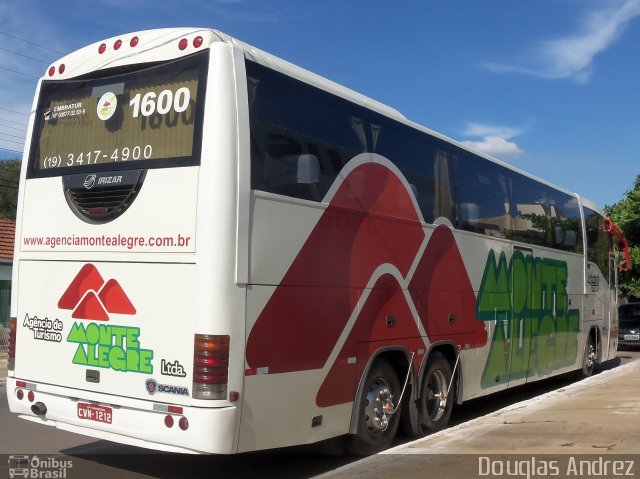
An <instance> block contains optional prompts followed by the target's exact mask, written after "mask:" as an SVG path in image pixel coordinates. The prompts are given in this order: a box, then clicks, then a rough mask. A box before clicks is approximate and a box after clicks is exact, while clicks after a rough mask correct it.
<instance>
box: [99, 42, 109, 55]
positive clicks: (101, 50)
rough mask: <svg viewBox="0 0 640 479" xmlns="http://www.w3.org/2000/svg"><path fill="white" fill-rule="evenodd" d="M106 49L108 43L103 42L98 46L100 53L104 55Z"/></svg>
mask: <svg viewBox="0 0 640 479" xmlns="http://www.w3.org/2000/svg"><path fill="white" fill-rule="evenodd" d="M105 51H107V44H106V43H101V44H100V46H99V47H98V53H99V54H100V55H102V54H103V53H104V52H105Z"/></svg>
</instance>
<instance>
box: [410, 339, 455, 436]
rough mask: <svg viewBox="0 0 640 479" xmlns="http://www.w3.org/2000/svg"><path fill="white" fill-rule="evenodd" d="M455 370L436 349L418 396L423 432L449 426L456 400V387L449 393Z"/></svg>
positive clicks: (431, 431) (419, 417)
mask: <svg viewBox="0 0 640 479" xmlns="http://www.w3.org/2000/svg"><path fill="white" fill-rule="evenodd" d="M452 375H453V371H452V369H451V363H450V362H449V361H448V360H447V358H445V357H444V356H443V355H442V353H440V352H439V351H436V352H434V353H433V354H432V356H431V358H429V363H428V366H427V370H426V371H425V373H424V379H423V380H422V387H421V388H420V397H419V398H418V421H419V423H420V432H421V433H422V434H431V433H434V432H436V431H440V430H442V429H444V428H445V427H447V424H448V423H449V418H450V417H451V410H452V408H453V402H454V388H453V387H452V388H451V391H449V394H447V389H448V388H449V384H450V383H451V376H452Z"/></svg>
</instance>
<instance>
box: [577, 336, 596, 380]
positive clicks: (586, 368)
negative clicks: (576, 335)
mask: <svg viewBox="0 0 640 479" xmlns="http://www.w3.org/2000/svg"><path fill="white" fill-rule="evenodd" d="M597 359H598V351H597V350H596V346H595V341H594V340H593V335H592V334H591V333H589V336H588V337H587V341H586V343H585V345H584V351H583V353H582V369H581V370H580V371H579V374H580V376H581V377H583V378H588V377H589V376H591V375H592V374H593V371H594V369H595V366H596V361H597Z"/></svg>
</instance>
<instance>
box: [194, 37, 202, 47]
mask: <svg viewBox="0 0 640 479" xmlns="http://www.w3.org/2000/svg"><path fill="white" fill-rule="evenodd" d="M202 43H204V39H203V38H202V37H201V36H200V35H198V36H197V37H196V38H194V39H193V46H194V47H195V48H200V47H201V46H202Z"/></svg>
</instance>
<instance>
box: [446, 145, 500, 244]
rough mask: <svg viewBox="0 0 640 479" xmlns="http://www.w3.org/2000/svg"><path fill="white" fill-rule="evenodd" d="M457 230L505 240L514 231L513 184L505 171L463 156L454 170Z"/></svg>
mask: <svg viewBox="0 0 640 479" xmlns="http://www.w3.org/2000/svg"><path fill="white" fill-rule="evenodd" d="M455 172H456V199H457V201H458V222H457V223H458V227H459V228H462V229H464V230H467V231H473V232H476V233H483V234H486V235H489V236H497V237H500V238H505V237H506V236H507V235H508V232H509V231H510V230H511V222H512V218H511V216H510V214H509V213H510V211H509V197H510V195H511V184H510V179H509V177H508V172H509V170H507V169H506V168H503V167H501V166H500V165H497V164H495V163H492V162H490V161H488V160H486V159H484V158H480V157H475V156H471V155H470V154H469V153H466V152H464V153H462V154H461V156H460V158H459V159H458V161H456V166H455Z"/></svg>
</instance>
